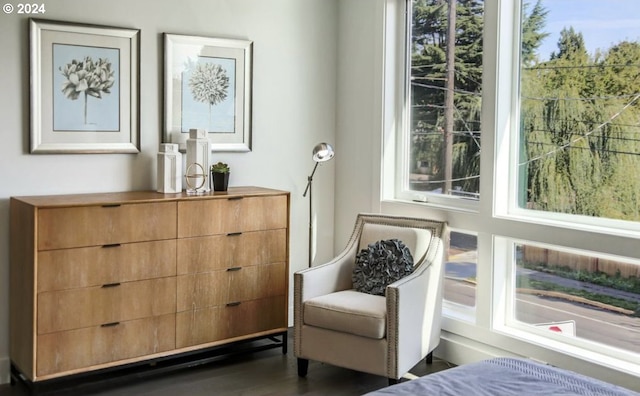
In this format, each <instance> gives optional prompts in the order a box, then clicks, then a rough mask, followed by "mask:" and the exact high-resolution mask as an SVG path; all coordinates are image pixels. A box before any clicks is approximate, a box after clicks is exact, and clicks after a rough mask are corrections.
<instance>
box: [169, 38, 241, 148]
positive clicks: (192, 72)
mask: <svg viewBox="0 0 640 396" xmlns="http://www.w3.org/2000/svg"><path fill="white" fill-rule="evenodd" d="M164 51H165V52H164V59H165V72H164V73H165V85H164V92H165V136H164V140H165V142H167V143H178V144H179V145H180V148H181V149H182V150H184V149H185V143H186V139H187V138H188V137H189V130H190V129H205V130H206V131H207V136H208V138H209V141H210V142H211V149H212V150H213V151H251V88H252V80H251V79H252V69H251V67H252V59H251V58H252V42H251V41H247V40H235V39H222V38H207V37H198V36H184V35H176V34H165V35H164Z"/></svg>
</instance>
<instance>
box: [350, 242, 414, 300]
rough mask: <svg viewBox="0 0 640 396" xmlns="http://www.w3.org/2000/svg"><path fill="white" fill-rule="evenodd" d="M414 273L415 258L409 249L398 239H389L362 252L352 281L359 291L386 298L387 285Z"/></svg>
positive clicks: (376, 243)
mask: <svg viewBox="0 0 640 396" xmlns="http://www.w3.org/2000/svg"><path fill="white" fill-rule="evenodd" d="M412 271H413V257H412V256H411V252H410V251H409V248H408V247H406V246H405V244H404V243H402V242H401V241H399V240H397V239H387V240H382V241H378V242H374V243H371V244H369V246H367V247H366V248H364V249H362V250H360V252H359V253H358V254H357V255H356V265H355V267H354V268H353V275H352V276H351V279H352V281H353V287H354V289H356V290H357V291H359V292H362V293H368V294H375V295H378V296H384V295H385V288H386V287H387V285H390V284H391V283H393V282H395V281H397V280H398V279H402V278H403V277H405V276H407V275H409V274H410V273H411V272H412Z"/></svg>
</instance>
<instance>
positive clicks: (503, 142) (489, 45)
mask: <svg viewBox="0 0 640 396" xmlns="http://www.w3.org/2000/svg"><path fill="white" fill-rule="evenodd" d="M406 1H409V0H385V7H386V11H387V14H386V20H385V28H386V31H385V50H384V66H383V71H384V72H383V73H384V76H383V77H384V98H383V104H384V119H383V137H382V147H381V150H382V169H381V186H380V187H381V190H380V193H381V200H380V210H381V211H382V212H385V213H391V214H400V215H411V216H419V217H429V218H434V219H439V220H445V221H447V222H448V224H449V226H450V227H452V228H456V229H459V230H461V231H467V232H472V233H475V234H476V235H477V236H478V264H477V282H478V283H477V289H476V309H475V310H469V309H466V310H461V309H460V307H456V306H455V304H447V303H445V305H444V311H443V316H444V317H443V334H444V337H445V339H446V340H447V342H451V343H453V344H456V345H467V346H468V347H469V348H470V349H468V351H476V352H477V351H479V350H483V351H485V353H486V354H488V355H491V354H494V355H495V354H505V353H507V354H513V355H517V356H527V357H532V358H536V359H539V360H544V361H548V362H563V361H564V362H565V364H566V365H573V366H574V367H576V368H578V367H581V368H585V370H583V371H589V370H595V372H598V373H601V374H602V375H613V376H617V375H620V374H621V373H627V374H629V373H630V374H631V375H632V376H635V377H636V379H637V376H638V373H639V372H640V361H638V359H637V356H636V357H635V359H636V360H635V361H629V359H627V358H624V359H620V358H618V357H616V356H614V354H613V352H611V351H608V352H607V350H606V348H605V349H604V351H602V352H600V351H596V350H594V348H592V346H590V345H588V344H589V343H588V342H578V343H577V345H572V344H568V343H565V342H563V340H562V339H560V340H556V339H554V338H553V337H548V335H546V334H545V333H541V334H537V333H536V332H532V331H530V329H529V328H526V327H525V328H520V327H519V325H517V324H513V323H510V322H509V321H508V320H507V317H506V314H505V313H506V312H507V311H506V309H507V306H506V304H508V303H507V301H506V299H505V296H508V294H507V293H510V290H509V289H508V285H507V284H506V282H505V280H506V279H508V276H509V273H508V271H510V270H511V269H512V268H513V266H515V263H511V266H510V265H509V263H510V262H509V260H513V258H511V259H509V257H508V252H509V248H508V245H509V243H507V242H505V241H511V240H520V241H531V243H536V244H548V245H550V246H557V247H563V248H567V249H576V250H581V251H589V250H594V246H595V247H597V249H596V250H597V252H598V253H599V254H609V255H616V256H622V257H629V258H631V259H640V251H639V249H637V246H638V239H640V232H639V230H640V224H636V223H632V224H630V222H620V221H612V222H611V223H609V222H608V220H606V219H596V220H599V221H600V222H599V223H598V224H595V223H597V222H593V221H592V223H591V224H590V223H589V221H579V220H594V219H590V218H589V219H578V217H580V216H570V217H569V218H563V216H562V214H556V213H553V214H550V213H544V212H543V213H538V212H536V211H532V210H522V209H520V208H518V207H517V197H516V196H515V195H516V193H517V190H516V189H513V190H512V189H510V186H517V184H516V181H517V179H516V176H517V175H516V173H517V172H508V173H507V175H506V177H505V175H504V173H503V172H501V170H504V169H513V165H514V164H516V163H517V161H518V159H517V153H518V150H517V147H518V146H517V143H518V142H517V138H513V136H518V135H519V133H518V131H517V127H518V125H519V122H517V120H518V117H519V114H518V113H517V102H518V94H519V91H518V86H517V84H518V82H519V76H518V74H517V73H518V70H519V59H518V56H517V54H518V53H519V40H520V38H519V35H518V34H514V32H518V31H519V30H520V28H519V24H520V21H519V19H520V7H521V1H520V0H513V1H511V0H509V1H506V0H502V1H501V0H495V1H494V0H486V1H485V10H484V18H485V24H484V39H483V42H484V56H483V69H484V72H483V80H482V81H483V90H482V100H483V108H482V130H483V136H482V159H481V168H480V173H481V175H482V177H481V181H480V192H481V195H480V200H479V201H477V202H473V205H471V206H467V205H464V204H463V205H459V201H460V200H459V199H458V198H457V197H441V198H442V200H436V199H431V198H432V194H430V195H429V197H428V198H429V202H426V203H424V202H415V201H414V200H416V199H418V200H419V199H421V198H419V197H416V196H415V195H414V194H415V192H414V191H408V190H407V189H404V188H403V186H402V184H401V183H403V180H408V178H405V177H404V176H406V175H403V174H402V172H403V169H406V168H407V167H406V166H404V163H403V162H402V161H407V147H408V142H407V137H408V136H406V135H405V134H404V132H403V131H404V130H405V128H404V126H405V125H404V124H403V120H406V119H407V118H406V116H407V112H408V111H409V109H408V106H407V101H406V95H407V86H406V84H407V82H406V81H407V80H406V79H405V76H404V72H405V70H406V65H407V57H408V56H409V55H408V54H407V52H405V51H404V49H405V47H404V46H405V37H406V35H407V24H406V22H407V20H406V19H405V17H406V16H407V15H406V12H407V9H406ZM390 9H391V10H392V12H391V13H390V12H389V10H390ZM488 131H493V133H489V132H488ZM463 201H464V200H463ZM466 203H468V202H465V204H466ZM540 215H545V216H540ZM594 358H595V359H597V360H596V361H594V360H593V359H594ZM460 359H461V362H460V363H464V362H465V359H466V358H463V357H461V358H460ZM631 360H633V359H631ZM625 378H628V377H625Z"/></svg>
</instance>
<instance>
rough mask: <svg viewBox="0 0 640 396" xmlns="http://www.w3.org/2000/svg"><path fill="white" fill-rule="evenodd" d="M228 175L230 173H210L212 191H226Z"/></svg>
mask: <svg viewBox="0 0 640 396" xmlns="http://www.w3.org/2000/svg"><path fill="white" fill-rule="evenodd" d="M229 174H230V173H218V172H211V179H212V180H213V191H227V187H229Z"/></svg>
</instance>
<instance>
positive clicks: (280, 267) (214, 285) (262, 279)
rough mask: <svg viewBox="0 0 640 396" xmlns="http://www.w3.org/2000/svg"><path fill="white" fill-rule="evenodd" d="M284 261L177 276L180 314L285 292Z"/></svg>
mask: <svg viewBox="0 0 640 396" xmlns="http://www.w3.org/2000/svg"><path fill="white" fill-rule="evenodd" d="M286 281H287V274H286V265H285V263H284V262H282V263H275V264H265V265H256V266H250V267H235V268H231V269H229V270H226V271H213V272H204V273H199V274H191V275H181V276H178V286H177V290H178V297H177V311H178V312H180V311H186V310H190V309H194V308H195V309H199V308H205V307H208V306H214V305H225V304H227V303H234V302H241V301H248V300H256V299H260V298H264V297H272V296H277V295H281V294H285V293H286V288H287V285H286Z"/></svg>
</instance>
